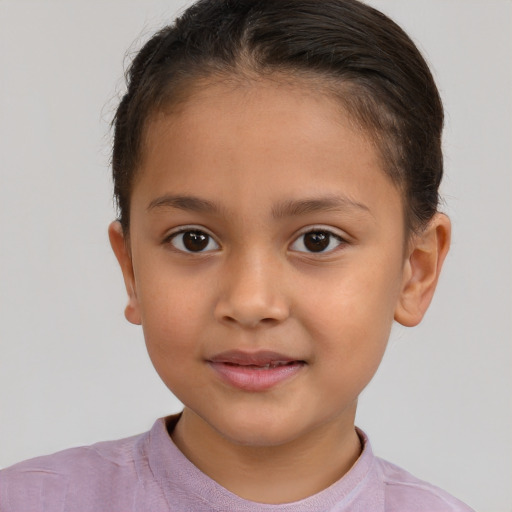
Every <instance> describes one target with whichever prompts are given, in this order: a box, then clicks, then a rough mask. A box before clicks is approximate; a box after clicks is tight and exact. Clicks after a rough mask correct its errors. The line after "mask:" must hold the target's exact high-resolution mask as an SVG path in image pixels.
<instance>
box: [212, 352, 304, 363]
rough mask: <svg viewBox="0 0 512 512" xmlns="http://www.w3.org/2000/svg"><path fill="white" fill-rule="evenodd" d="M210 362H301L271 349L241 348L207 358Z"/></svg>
mask: <svg viewBox="0 0 512 512" xmlns="http://www.w3.org/2000/svg"><path fill="white" fill-rule="evenodd" d="M208 361H209V362H210V363H230V364H238V365H240V366H265V365H267V364H275V363H292V362H294V361H298V362H303V361H302V360H301V359H297V358H295V357H289V356H287V355H284V354H280V353H279V352H274V351H271V350H261V351H258V352H244V351H243V350H227V351H225V352H220V353H219V354H216V355H214V356H213V357H210V358H208Z"/></svg>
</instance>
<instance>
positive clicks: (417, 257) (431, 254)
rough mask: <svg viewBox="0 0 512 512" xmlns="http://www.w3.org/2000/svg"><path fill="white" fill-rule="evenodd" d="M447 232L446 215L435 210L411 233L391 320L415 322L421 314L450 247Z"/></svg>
mask: <svg viewBox="0 0 512 512" xmlns="http://www.w3.org/2000/svg"><path fill="white" fill-rule="evenodd" d="M450 235H451V225H450V219H449V218H448V217H447V216H446V215H444V214H442V213H437V214H436V215H435V216H434V217H433V218H432V220H431V221H430V222H429V224H428V225H427V227H426V228H425V229H424V230H423V231H422V232H421V233H419V234H415V235H413V237H412V239H411V243H410V247H409V251H408V257H407V260H406V261H405V266H404V272H403V281H402V288H401V291H400V297H399V300H398V304H397V307H396V309H395V320H396V321H397V322H399V323H401V324H402V325H405V326H407V327H412V326H414V325H417V324H419V323H420V321H421V319H422V318H423V316H424V315H425V312H426V311H427V309H428V306H429V305H430V302H431V300H432V297H433V296H434V291H435V289H436V285H437V281H438V279H439V274H440V273H441V268H442V266H443V262H444V260H445V257H446V255H447V253H448V249H449V247H450Z"/></svg>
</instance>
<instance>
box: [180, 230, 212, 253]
mask: <svg viewBox="0 0 512 512" xmlns="http://www.w3.org/2000/svg"><path fill="white" fill-rule="evenodd" d="M208 238H209V236H208V235H207V234H205V233H202V232H201V231H187V232H186V233H184V234H183V245H184V246H185V247H186V248H187V250H189V251H202V250H203V249H204V248H205V247H206V246H207V245H208Z"/></svg>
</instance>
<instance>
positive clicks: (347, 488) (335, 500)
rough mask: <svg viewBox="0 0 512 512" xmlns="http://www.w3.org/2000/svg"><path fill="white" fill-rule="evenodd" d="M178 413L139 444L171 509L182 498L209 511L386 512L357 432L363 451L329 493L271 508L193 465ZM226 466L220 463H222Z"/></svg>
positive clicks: (158, 423) (368, 455)
mask: <svg viewBox="0 0 512 512" xmlns="http://www.w3.org/2000/svg"><path fill="white" fill-rule="evenodd" d="M178 419H179V415H174V416H168V417H166V418H160V419H159V420H157V421H156V422H155V424H154V425H153V428H152V429H151V430H150V431H149V432H148V433H147V434H146V435H145V436H143V437H142V438H141V439H140V441H139V443H140V444H139V449H140V451H142V452H145V456H146V457H147V459H148V462H149V467H150V470H151V472H152V473H153V476H154V478H155V479H156V481H157V482H158V484H159V486H160V487H161V489H162V492H163V494H164V495H165V497H166V499H167V501H168V503H169V506H170V508H171V509H172V504H173V502H175V501H176V495H177V494H178V495H179V499H180V501H183V500H184V499H185V497H187V496H188V497H189V499H190V503H191V504H193V503H196V504H197V505H198V506H200V505H199V504H201V503H202V506H203V507H205V508H204V509H208V510H211V511H222V512H227V511H236V512H271V511H274V512H312V511H326V512H327V511H329V512H345V511H347V512H348V511H350V512H358V511H364V512H368V511H369V510H371V511H372V512H379V511H383V510H384V492H383V488H382V484H381V483H380V482H381V479H380V478H379V474H378V469H377V465H376V464H375V461H376V459H375V456H374V455H373V452H372V448H371V446H370V442H369V440H368V437H367V436H366V434H365V433H364V432H362V431H361V430H359V429H358V434H359V436H360V438H361V440H362V443H363V451H362V453H361V455H360V457H359V459H358V460H357V461H356V463H355V464H354V465H353V466H352V468H351V469H350V470H349V471H348V473H346V474H345V475H344V476H343V477H342V478H341V479H340V480H338V481H337V482H335V483H334V484H332V485H331V486H330V487H328V488H327V489H324V490H323V491H321V492H319V493H317V494H315V495H313V496H310V497H308V498H305V499H303V500H300V501H295V502H293V503H285V504H281V505H269V504H263V503H257V502H254V501H248V500H245V499H242V498H240V497H239V496H237V495H235V494H233V493H232V492H230V491H228V490H227V489H225V488H224V487H222V486H221V485H219V484H218V483H217V482H215V481H214V480H212V479H211V478H210V477H209V476H207V475H205V474H204V473H203V472H202V471H200V470H199V469H198V468H197V467H196V466H194V464H192V462H190V461H189V460H188V459H187V458H186V457H185V456H184V455H183V453H182V452H181V451H180V450H179V449H178V447H177V446H176V445H175V444H174V442H173V440H172V439H171V437H170V435H169V433H168V432H170V431H172V429H173V428H174V425H175V424H176V423H177V421H178ZM219 463H222V462H219Z"/></svg>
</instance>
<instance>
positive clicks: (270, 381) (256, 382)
mask: <svg viewBox="0 0 512 512" xmlns="http://www.w3.org/2000/svg"><path fill="white" fill-rule="evenodd" d="M209 364H210V366H211V367H212V368H213V369H214V370H215V372H217V374H218V375H219V376H220V377H221V379H222V380H223V381H224V382H227V383H228V384H230V385H231V386H233V387H235V388H239V389H243V390H245V391H265V390H267V389H270V388H272V387H274V386H277V385H278V384H281V383H282V382H284V381H287V380H289V379H291V378H292V377H294V376H295V375H297V374H298V373H299V372H300V371H301V370H302V369H303V368H304V366H305V363H301V362H299V361H297V362H296V363H293V364H287V365H283V366H276V367H274V368H258V367H256V366H242V365H236V364H228V363H216V362H211V361H210V363H209Z"/></svg>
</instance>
